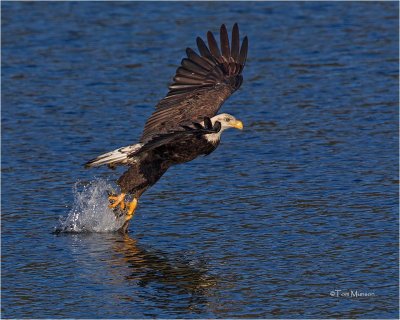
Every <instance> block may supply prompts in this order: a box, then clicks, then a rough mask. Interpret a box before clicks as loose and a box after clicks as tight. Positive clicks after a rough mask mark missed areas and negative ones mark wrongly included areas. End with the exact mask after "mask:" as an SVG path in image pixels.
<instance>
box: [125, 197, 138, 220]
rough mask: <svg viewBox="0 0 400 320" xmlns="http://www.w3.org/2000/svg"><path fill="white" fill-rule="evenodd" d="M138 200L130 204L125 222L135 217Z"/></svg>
mask: <svg viewBox="0 0 400 320" xmlns="http://www.w3.org/2000/svg"><path fill="white" fill-rule="evenodd" d="M137 203H138V201H137V199H136V198H134V199H133V200H132V201H131V202H130V203H129V204H128V212H127V213H126V216H125V221H128V220H131V219H132V217H133V214H134V213H135V209H136V207H137Z"/></svg>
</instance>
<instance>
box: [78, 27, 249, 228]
mask: <svg viewBox="0 0 400 320" xmlns="http://www.w3.org/2000/svg"><path fill="white" fill-rule="evenodd" d="M207 39H208V47H207V46H206V44H205V43H204V41H203V40H202V39H201V38H197V46H198V49H199V52H200V55H198V54H197V53H196V52H194V51H193V50H192V49H190V48H188V49H186V54H187V58H184V59H183V60H182V62H181V66H180V67H179V68H178V69H177V71H176V75H175V77H174V81H173V83H172V84H171V85H170V87H169V89H170V90H169V92H168V94H167V96H166V97H165V98H164V99H162V100H161V101H160V102H159V103H158V105H157V106H156V110H155V112H154V113H153V114H152V115H151V116H150V118H149V119H148V120H147V122H146V125H145V128H144V130H143V134H142V136H141V138H140V142H139V143H138V144H135V145H131V146H127V147H123V148H119V149H117V150H115V151H112V152H109V153H106V154H104V155H101V156H99V157H97V158H95V159H93V160H91V161H89V162H87V163H86V167H95V166H100V165H103V164H107V165H108V166H110V167H115V166H117V165H129V166H130V167H129V169H128V170H127V171H126V172H125V173H124V174H123V175H122V176H121V177H120V178H119V179H118V182H117V183H118V185H119V186H120V188H121V195H120V196H112V197H110V199H111V200H112V201H114V204H113V205H112V206H113V207H116V206H117V205H119V204H120V205H121V208H122V209H124V208H125V207H126V206H125V202H124V198H125V195H126V194H132V195H133V197H134V199H135V201H136V199H138V198H139V197H140V196H141V195H142V193H143V192H144V191H146V190H147V189H148V188H149V187H150V186H152V185H153V184H154V183H156V182H157V181H158V180H159V179H160V178H161V176H162V175H163V174H164V173H165V172H166V171H167V170H168V168H169V167H170V166H172V165H176V164H180V163H184V162H188V161H191V160H193V159H195V158H196V157H198V156H200V155H207V154H209V153H211V152H213V151H214V150H215V149H216V147H217V146H218V144H219V141H220V135H221V133H222V131H224V130H225V129H227V128H230V127H234V128H238V129H241V128H242V123H241V122H240V121H238V120H236V119H235V118H234V117H233V116H231V115H229V114H220V115H216V114H217V112H218V110H219V109H220V107H221V105H222V104H223V103H224V101H225V100H226V99H227V98H228V97H229V96H230V95H231V94H232V93H233V92H234V91H236V90H237V89H238V88H239V87H240V85H241V84H242V81H243V78H242V74H241V73H242V70H243V68H244V65H245V62H246V57H247V48H248V41H247V37H245V38H244V40H243V43H242V45H241V46H240V42H239V28H238V26H237V24H235V25H234V27H233V30H232V46H231V47H230V46H229V37H228V33H227V30H226V27H225V25H222V26H221V29H220V43H221V51H220V50H219V48H218V45H217V42H216V40H215V38H214V36H213V34H212V33H211V32H208V33H207ZM136 203H137V201H136V202H135V203H131V206H128V208H129V209H128V213H127V222H126V223H125V224H124V226H123V227H122V231H126V229H127V226H128V222H129V219H130V218H131V217H132V215H133V211H134V208H135V207H136ZM132 208H133V209H132Z"/></svg>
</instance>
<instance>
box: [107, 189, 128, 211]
mask: <svg viewBox="0 0 400 320" xmlns="http://www.w3.org/2000/svg"><path fill="white" fill-rule="evenodd" d="M125 195H126V194H125V193H121V194H120V195H119V196H109V197H108V200H110V202H111V201H114V203H112V204H110V205H109V206H108V207H109V208H115V207H116V206H118V205H120V206H121V209H122V210H124V208H125V202H124V199H125Z"/></svg>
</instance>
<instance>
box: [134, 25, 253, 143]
mask: <svg viewBox="0 0 400 320" xmlns="http://www.w3.org/2000/svg"><path fill="white" fill-rule="evenodd" d="M220 40H221V50H220V49H219V47H218V44H217V41H216V40H215V38H214V35H213V34H212V33H211V32H210V31H209V32H208V33H207V41H208V47H207V45H206V44H205V42H204V41H203V40H202V39H201V38H199V37H198V38H197V39H196V42H197V47H198V50H199V53H200V54H197V53H196V52H195V51H194V50H192V49H190V48H188V49H186V55H187V58H184V59H182V62H181V66H180V67H179V68H178V69H177V70H176V74H175V77H174V79H173V83H172V84H171V85H170V87H169V92H168V94H167V96H166V97H165V98H164V99H162V100H161V101H160V102H159V103H158V105H157V106H156V111H155V112H154V113H153V114H152V115H151V116H150V118H149V119H148V120H147V122H146V125H145V128H144V130H143V134H142V137H141V142H147V141H150V140H151V139H152V138H153V137H154V136H157V135H160V134H165V133H168V132H172V131H177V130H179V129H180V128H181V126H182V125H185V124H186V125H188V124H191V123H192V122H200V121H202V120H203V118H204V117H209V118H211V117H213V116H215V115H216V114H217V112H218V110H219V109H220V107H221V105H222V104H223V103H224V101H225V100H226V99H227V98H228V97H229V96H230V95H231V94H232V93H233V92H235V91H236V90H237V89H238V88H239V87H240V85H241V84H242V81H243V78H242V75H241V73H242V70H243V68H244V65H245V63H246V57H247V49H248V40H247V37H245V38H244V40H243V43H242V45H241V47H240V45H239V28H238V26H237V24H235V25H234V27H233V30H232V48H230V47H229V37H228V32H227V30H226V27H225V25H222V26H221V29H220Z"/></svg>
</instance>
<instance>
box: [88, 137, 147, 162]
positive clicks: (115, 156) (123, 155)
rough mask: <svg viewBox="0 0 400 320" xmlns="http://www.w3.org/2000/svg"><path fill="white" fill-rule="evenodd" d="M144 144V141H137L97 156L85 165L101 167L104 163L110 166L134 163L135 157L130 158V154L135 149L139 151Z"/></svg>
mask: <svg viewBox="0 0 400 320" xmlns="http://www.w3.org/2000/svg"><path fill="white" fill-rule="evenodd" d="M142 146H143V144H142V143H137V144H134V145H131V146H126V147H122V148H119V149H116V150H114V151H111V152H107V153H104V154H102V155H100V156H98V157H97V158H94V159H92V160H90V161H88V162H86V164H85V167H86V168H92V167H99V166H101V165H103V164H107V165H108V166H110V167H115V166H118V165H123V164H129V163H132V162H134V161H135V160H134V159H133V158H128V155H129V154H131V153H133V152H135V151H138V150H139V149H140V148H141V147H142Z"/></svg>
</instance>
